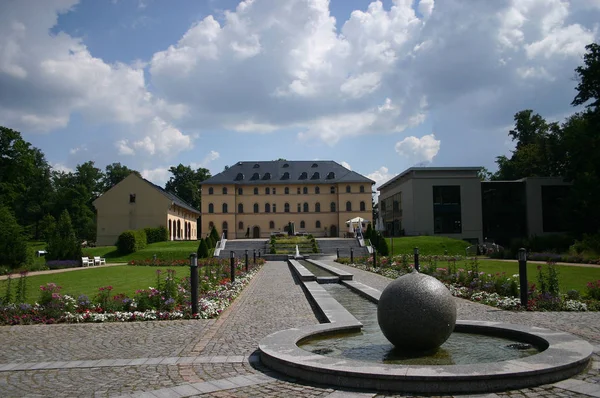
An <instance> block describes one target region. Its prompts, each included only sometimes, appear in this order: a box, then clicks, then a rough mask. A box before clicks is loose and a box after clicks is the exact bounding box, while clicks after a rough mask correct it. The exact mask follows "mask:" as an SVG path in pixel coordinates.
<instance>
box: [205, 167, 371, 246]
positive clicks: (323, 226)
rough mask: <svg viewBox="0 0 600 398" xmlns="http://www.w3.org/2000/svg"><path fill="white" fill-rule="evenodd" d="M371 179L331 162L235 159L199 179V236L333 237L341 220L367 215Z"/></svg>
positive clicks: (339, 232) (342, 228) (340, 228)
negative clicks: (290, 233) (214, 230)
mask: <svg viewBox="0 0 600 398" xmlns="http://www.w3.org/2000/svg"><path fill="white" fill-rule="evenodd" d="M374 183H375V182H374V181H372V180H370V179H368V178H366V177H364V176H362V175H360V174H358V173H356V172H353V171H350V170H348V169H346V168H344V167H343V166H341V165H340V164H338V163H336V162H333V161H284V160H281V161H268V162H238V163H236V164H235V165H233V166H231V167H230V168H228V169H227V170H225V171H223V172H222V173H219V174H217V175H215V176H213V177H212V178H209V179H208V180H206V181H204V182H202V184H201V187H202V209H201V210H202V221H201V231H202V234H203V235H206V234H207V233H209V232H210V229H211V228H212V227H213V226H216V227H217V230H218V231H219V233H224V234H225V236H226V238H227V239H243V238H267V237H269V236H270V235H271V234H272V233H284V232H287V228H288V226H289V224H290V223H293V225H294V230H295V231H296V232H305V233H309V234H312V235H314V236H315V237H339V236H344V234H345V233H346V232H347V231H348V227H347V225H346V221H347V220H350V219H352V218H355V217H361V218H364V219H366V220H369V221H371V219H372V214H373V213H372V211H373V209H372V191H371V190H372V185H373V184H374Z"/></svg>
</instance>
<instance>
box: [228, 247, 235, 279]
mask: <svg viewBox="0 0 600 398" xmlns="http://www.w3.org/2000/svg"><path fill="white" fill-rule="evenodd" d="M229 268H230V271H231V283H233V282H235V252H231V254H230V259H229Z"/></svg>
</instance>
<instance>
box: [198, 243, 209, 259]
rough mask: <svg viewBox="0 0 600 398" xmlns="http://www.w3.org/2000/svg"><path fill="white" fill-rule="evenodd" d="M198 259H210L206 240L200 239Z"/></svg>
mask: <svg viewBox="0 0 600 398" xmlns="http://www.w3.org/2000/svg"><path fill="white" fill-rule="evenodd" d="M198 258H208V246H207V245H206V241H205V240H204V239H200V244H199V245H198Z"/></svg>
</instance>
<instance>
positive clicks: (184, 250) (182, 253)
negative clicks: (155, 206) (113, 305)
mask: <svg viewBox="0 0 600 398" xmlns="http://www.w3.org/2000/svg"><path fill="white" fill-rule="evenodd" d="M199 244H200V242H199V241H193V240H192V241H169V242H158V243H152V244H149V245H148V246H146V248H144V249H142V250H138V251H137V252H135V253H131V254H127V255H125V256H123V255H121V254H120V253H118V252H117V247H116V246H102V247H89V248H83V255H84V256H88V257H94V256H100V257H104V258H106V262H107V263H121V262H128V261H130V260H146V259H151V258H152V257H153V256H154V255H155V254H156V258H158V259H162V260H185V259H188V258H190V253H195V252H196V251H197V250H198V245H199Z"/></svg>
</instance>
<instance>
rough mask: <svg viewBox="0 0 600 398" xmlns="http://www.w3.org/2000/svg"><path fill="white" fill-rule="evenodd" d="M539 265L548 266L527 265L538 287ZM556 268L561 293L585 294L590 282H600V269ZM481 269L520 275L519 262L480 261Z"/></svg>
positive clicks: (528, 276) (530, 280)
mask: <svg viewBox="0 0 600 398" xmlns="http://www.w3.org/2000/svg"><path fill="white" fill-rule="evenodd" d="M538 265H542V267H544V268H545V267H546V265H543V264H537V263H531V262H528V263H527V280H528V281H529V282H530V283H535V284H536V285H538V281H537V277H538V270H537V267H538ZM457 266H458V264H457ZM556 268H557V270H558V278H559V281H560V291H561V292H563V293H566V292H567V291H568V290H571V289H575V290H578V291H579V292H580V293H582V294H583V293H584V292H585V286H586V284H587V283H588V282H591V281H597V280H600V268H592V267H572V266H566V265H557V266H556ZM479 269H480V270H481V271H484V272H487V273H490V274H491V273H496V272H506V273H507V274H509V275H514V274H518V273H519V262H518V261H497V260H479Z"/></svg>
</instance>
